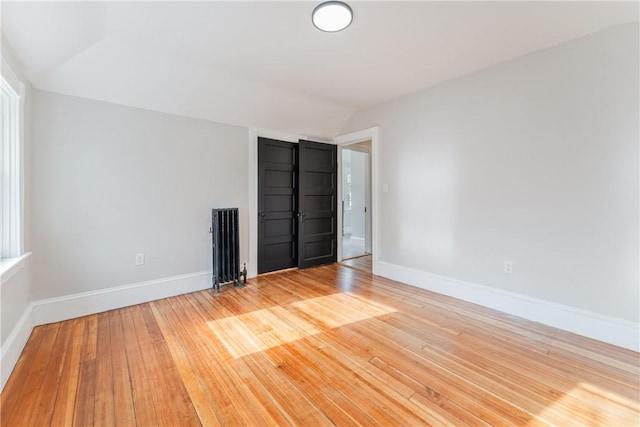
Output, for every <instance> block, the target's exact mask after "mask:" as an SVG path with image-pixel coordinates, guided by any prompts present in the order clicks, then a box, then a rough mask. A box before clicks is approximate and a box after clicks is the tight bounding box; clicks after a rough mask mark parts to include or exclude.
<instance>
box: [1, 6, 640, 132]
mask: <svg viewBox="0 0 640 427" xmlns="http://www.w3.org/2000/svg"><path fill="white" fill-rule="evenodd" d="M317 3H318V2H306V1H300V2H266V1H261V2H150V1H148V2H3V3H2V6H1V7H2V32H3V35H4V37H5V39H6V40H8V42H9V44H10V45H11V46H12V47H13V48H14V50H15V51H16V52H17V54H18V56H19V58H20V60H21V61H22V62H23V64H24V65H25V68H26V70H27V75H28V78H29V79H30V81H31V83H32V84H33V86H34V87H36V88H39V89H43V90H49V91H54V92H60V93H65V94H69V95H75V96H80V97H85V98H92V99H98V100H103V101H109V102H114V103H117V104H123V105H129V106H134V107H141V108H148V109H152V110H157V111H163V112H168V113H173V114H179V115H184V116H189V117H197V118H204V119H209V120H214V121H219V122H224V123H231V124H239V125H245V126H248V125H255V126H258V127H262V128H268V129H273V130H280V131H286V132H292V133H299V134H304V135H314V136H325V137H327V136H334V135H335V134H336V133H337V132H338V131H339V130H340V128H341V127H342V126H343V124H344V123H345V122H346V121H347V120H348V118H349V117H350V116H351V115H352V114H353V113H354V112H356V111H358V110H359V109H363V108H366V107H369V106H372V105H375V104H378V103H381V102H384V101H386V100H389V99H392V98H395V97H398V96H401V95H404V94H407V93H411V92H414V91H417V90H419V89H422V88H425V87H428V86H432V85H435V84H437V83H440V82H443V81H446V80H449V79H452V78H455V77H457V76H460V75H464V74H468V73H471V72H474V71H477V70H480V69H482V68H486V67H489V66H491V65H494V64H497V63H500V62H504V61H507V60H510V59H513V58H516V57H518V56H522V55H525V54H527V53H530V52H533V51H536V50H540V49H544V48H547V47H550V46H553V45H556V44H559V43H562V42H564V41H567V40H570V39H573V38H577V37H580V36H583V35H586V34H589V33H592V32H595V31H598V30H600V29H604V28H607V27H611V26H614V25H618V24H623V23H628V22H637V21H638V3H637V2H606V1H603V2H519V1H514V2H482V1H472V2H395V1H394V2H352V3H351V6H352V8H353V10H354V15H355V16H354V21H353V24H352V25H351V26H350V27H349V28H348V29H347V30H346V31H343V32H340V33H323V32H320V31H318V30H316V29H315V28H314V27H313V25H312V24H311V11H312V10H313V8H314V7H315V6H316V4H317Z"/></svg>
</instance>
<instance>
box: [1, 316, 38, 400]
mask: <svg viewBox="0 0 640 427" xmlns="http://www.w3.org/2000/svg"><path fill="white" fill-rule="evenodd" d="M33 326H34V324H33V304H29V305H28V306H27V308H26V309H25V310H24V312H23V313H22V316H20V319H19V320H18V323H16V325H15V326H14V327H13V329H12V330H11V333H10V334H9V336H8V337H7V339H6V340H5V342H4V343H2V347H0V390H3V389H4V386H5V384H6V383H7V380H8V379H9V376H11V372H13V368H14V367H15V366H16V363H18V358H20V354H21V353H22V350H23V349H24V346H25V345H26V344H27V341H28V340H29V336H30V335H31V331H32V330H33Z"/></svg>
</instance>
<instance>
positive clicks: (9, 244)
mask: <svg viewBox="0 0 640 427" xmlns="http://www.w3.org/2000/svg"><path fill="white" fill-rule="evenodd" d="M0 81H1V82H2V83H1V84H0V86H1V87H0V91H2V95H3V97H4V96H5V95H6V96H7V98H9V100H8V102H11V103H13V105H12V106H11V107H12V108H11V111H12V114H11V116H10V117H9V123H8V124H4V123H3V126H5V125H6V126H8V127H7V128H6V131H7V132H8V135H9V136H10V137H11V138H17V139H13V140H14V141H17V144H12V143H8V144H2V149H3V153H2V161H3V162H4V164H3V169H5V170H7V171H9V173H8V174H7V175H6V176H7V177H8V179H7V180H6V182H3V183H2V184H3V185H2V187H3V188H2V189H0V191H1V193H0V197H2V198H3V201H5V200H10V201H11V203H2V212H1V214H2V228H3V230H6V229H8V230H10V232H8V233H7V232H3V233H2V242H1V246H0V249H1V252H0V259H3V260H4V259H10V258H15V257H20V256H21V255H22V254H23V251H24V245H23V243H24V242H23V236H24V184H23V183H24V167H23V146H24V131H23V130H24V94H25V85H24V83H23V82H22V80H21V79H20V78H19V77H18V75H17V74H16V73H15V72H14V71H13V70H12V69H11V67H10V66H9V65H8V64H7V62H6V61H5V60H4V58H3V59H2V79H1V80H0ZM2 132H5V129H2ZM5 227H7V228H6V229H5Z"/></svg>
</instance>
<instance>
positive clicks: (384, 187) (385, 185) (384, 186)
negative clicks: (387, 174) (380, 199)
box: [382, 184, 389, 193]
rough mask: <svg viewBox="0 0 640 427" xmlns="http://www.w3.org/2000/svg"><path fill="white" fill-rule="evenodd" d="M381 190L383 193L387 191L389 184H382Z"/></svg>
mask: <svg viewBox="0 0 640 427" xmlns="http://www.w3.org/2000/svg"><path fill="white" fill-rule="evenodd" d="M382 192H383V193H388V192H389V184H382Z"/></svg>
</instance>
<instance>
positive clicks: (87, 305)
mask: <svg viewBox="0 0 640 427" xmlns="http://www.w3.org/2000/svg"><path fill="white" fill-rule="evenodd" d="M211 287H212V284H211V272H210V271H201V272H198V273H191V274H183V275H180V276H173V277H165V278H162V279H156V280H149V281H147V282H140V283H133V284H129V285H123V286H116V287H113V288H106V289H100V290H96V291H90V292H82V293H79V294H72V295H65V296H62V297H57V298H47V299H41V300H37V301H32V302H31V303H30V304H29V306H28V307H27V309H26V310H25V312H24V313H23V315H22V316H21V317H20V320H18V323H17V324H16V326H15V327H14V328H13V330H12V331H11V333H10V334H9V336H8V337H7V339H6V341H5V343H4V344H3V345H2V348H1V350H0V368H1V369H2V371H1V372H0V380H1V381H2V383H1V385H2V387H1V389H4V385H5V383H6V382H7V380H8V379H9V376H10V375H11V372H12V371H13V368H14V367H15V365H16V363H17V361H18V358H19V357H20V354H21V353H22V350H23V349H24V346H25V344H26V343H27V340H28V339H29V335H31V331H32V330H33V327H34V326H38V325H44V324H47V323H53V322H60V321H62V320H68V319H73V318H76V317H82V316H87V315H89V314H95V313H101V312H103V311H108V310H114V309H117V308H122V307H128V306H131V305H136V304H141V303H145V302H149V301H154V300H158V299H161V298H167V297H171V296H175V295H181V294H186V293H189V292H195V291H200V290H203V289H209V288H211Z"/></svg>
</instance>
